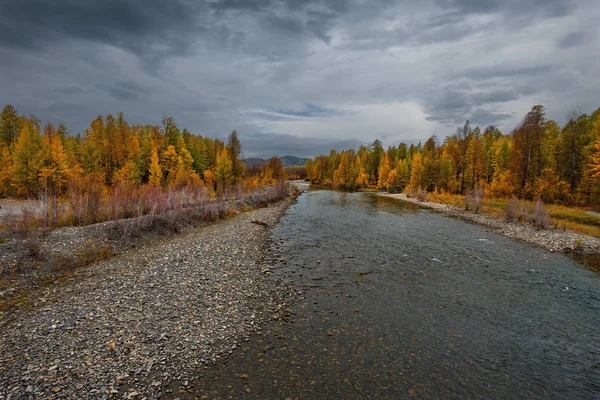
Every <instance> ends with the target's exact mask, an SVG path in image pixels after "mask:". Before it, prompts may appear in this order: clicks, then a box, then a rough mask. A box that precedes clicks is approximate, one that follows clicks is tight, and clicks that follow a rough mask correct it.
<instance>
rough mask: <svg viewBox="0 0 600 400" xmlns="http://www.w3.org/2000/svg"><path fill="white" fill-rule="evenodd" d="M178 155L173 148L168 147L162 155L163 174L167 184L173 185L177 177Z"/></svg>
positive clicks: (171, 146)
mask: <svg viewBox="0 0 600 400" xmlns="http://www.w3.org/2000/svg"><path fill="white" fill-rule="evenodd" d="M177 161H178V155H177V150H175V146H173V145H169V146H168V147H167V149H166V150H165V151H164V152H163V154H162V166H163V174H164V175H165V179H166V181H167V182H168V183H173V182H174V181H175V178H176V176H177Z"/></svg>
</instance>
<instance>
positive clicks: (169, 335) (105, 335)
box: [0, 200, 294, 400]
mask: <svg viewBox="0 0 600 400" xmlns="http://www.w3.org/2000/svg"><path fill="white" fill-rule="evenodd" d="M291 201H293V200H285V201H282V202H279V203H277V204H275V205H272V206H270V207H267V208H262V209H258V210H254V211H251V212H248V213H243V214H240V215H238V216H237V217H235V218H232V219H228V220H225V221H222V222H219V223H216V224H213V225H208V226H204V227H201V228H197V229H193V230H190V231H189V232H186V233H185V234H183V235H179V236H176V237H174V238H171V239H169V240H162V241H160V242H159V243H158V244H147V245H145V246H143V247H141V248H138V249H132V250H129V251H126V252H124V253H122V254H120V255H117V256H116V257H114V258H111V259H109V260H106V261H101V262H98V263H96V264H93V265H91V266H89V267H86V268H83V269H80V270H77V271H75V272H74V273H73V275H71V276H70V277H69V279H68V281H59V282H57V283H56V284H54V285H52V286H51V287H49V288H48V289H46V290H45V291H44V292H43V293H42V294H41V295H40V297H38V298H37V299H36V300H35V304H34V306H33V308H32V309H31V310H30V311H23V312H22V313H21V315H19V316H18V318H11V319H10V320H4V321H0V332H1V333H0V400H7V399H28V398H47V397H52V398H139V399H141V398H143V397H147V398H160V397H161V396H164V395H168V394H169V393H173V395H175V397H176V395H177V392H179V391H181V392H182V393H183V392H187V391H188V390H190V391H191V388H190V387H188V386H187V385H188V384H189V382H188V381H191V380H192V378H195V377H197V376H198V375H199V374H200V373H201V371H202V369H203V368H206V366H207V365H210V364H213V363H215V362H217V361H218V360H219V359H221V358H223V357H226V356H227V355H228V354H230V353H231V351H232V350H233V349H235V348H236V347H237V346H240V345H241V343H243V342H245V341H247V340H248V338H249V337H250V335H251V333H252V332H253V331H255V330H257V329H259V327H260V326H261V324H263V323H264V322H265V321H267V320H273V319H279V318H282V317H283V316H284V315H285V308H286V306H287V304H288V303H289V302H290V300H291V298H292V297H293V296H294V293H293V291H291V290H290V289H289V288H287V287H286V286H285V285H284V284H282V283H281V282H279V281H277V280H276V279H273V278H271V277H270V269H271V267H272V265H274V263H275V262H276V260H274V259H273V258H272V255H271V253H270V251H269V246H268V242H269V229H270V228H271V227H273V226H274V225H275V224H276V223H277V222H278V221H279V219H280V217H281V216H282V215H283V213H284V212H285V210H286V208H287V207H288V205H289V204H290V202H291Z"/></svg>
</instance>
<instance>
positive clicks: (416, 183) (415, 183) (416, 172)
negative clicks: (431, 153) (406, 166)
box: [410, 153, 423, 189]
mask: <svg viewBox="0 0 600 400" xmlns="http://www.w3.org/2000/svg"><path fill="white" fill-rule="evenodd" d="M422 186H423V164H422V163H421V153H415V156H414V157H413V160H412V171H411V174H410V187H411V188H413V189H418V188H420V187H422Z"/></svg>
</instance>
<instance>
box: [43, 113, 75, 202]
mask: <svg viewBox="0 0 600 400" xmlns="http://www.w3.org/2000/svg"><path fill="white" fill-rule="evenodd" d="M39 158H40V159H39V171H40V172H39V177H40V183H41V185H42V188H43V189H44V190H46V191H48V192H49V193H51V194H59V193H60V192H62V190H63V188H64V185H65V183H66V181H67V171H68V169H69V164H68V158H67V153H66V151H65V149H64V148H63V145H62V140H61V138H60V136H59V135H58V134H57V133H56V131H55V130H54V127H53V126H52V125H51V124H48V125H46V128H45V129H44V135H43V136H42V150H41V154H40V157H39Z"/></svg>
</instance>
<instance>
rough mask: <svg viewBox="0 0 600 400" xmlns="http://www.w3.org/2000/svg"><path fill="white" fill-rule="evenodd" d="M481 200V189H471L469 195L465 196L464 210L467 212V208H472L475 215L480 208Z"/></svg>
mask: <svg viewBox="0 0 600 400" xmlns="http://www.w3.org/2000/svg"><path fill="white" fill-rule="evenodd" d="M482 200H483V189H482V188H480V187H479V188H476V189H473V190H472V191H471V192H469V194H467V195H466V196H465V210H466V211H469V208H472V209H473V211H475V213H476V214H477V213H478V212H479V208H480V207H481V201H482Z"/></svg>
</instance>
